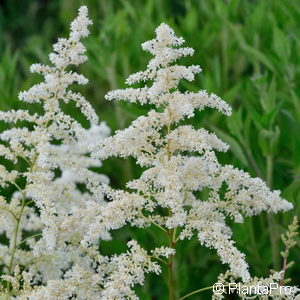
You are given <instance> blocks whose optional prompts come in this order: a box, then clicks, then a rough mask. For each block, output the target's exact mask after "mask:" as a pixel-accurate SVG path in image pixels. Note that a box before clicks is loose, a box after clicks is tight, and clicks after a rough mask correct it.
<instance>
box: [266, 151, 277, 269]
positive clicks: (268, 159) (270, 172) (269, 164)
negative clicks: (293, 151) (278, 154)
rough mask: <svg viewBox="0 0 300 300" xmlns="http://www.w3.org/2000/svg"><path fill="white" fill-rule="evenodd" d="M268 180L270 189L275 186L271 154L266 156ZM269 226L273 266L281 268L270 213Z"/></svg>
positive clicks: (272, 219)
mask: <svg viewBox="0 0 300 300" xmlns="http://www.w3.org/2000/svg"><path fill="white" fill-rule="evenodd" d="M266 164H267V167H266V182H267V185H268V186H269V188H270V189H272V186H273V156H272V155H271V154H269V155H267V157H266ZM267 218H268V227H269V233H270V240H271V247H272V260H273V268H274V269H275V270H279V269H280V257H279V245H278V232H277V229H276V222H275V218H274V215H271V214H268V217H267Z"/></svg>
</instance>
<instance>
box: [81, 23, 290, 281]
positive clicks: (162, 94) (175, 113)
mask: <svg viewBox="0 0 300 300" xmlns="http://www.w3.org/2000/svg"><path fill="white" fill-rule="evenodd" d="M155 32H156V37H155V38H154V39H153V40H150V41H148V42H145V43H143V44H142V48H143V50H145V51H148V52H150V53H151V54H152V55H153V58H152V59H151V60H150V62H149V63H148V66H147V69H146V70H145V71H141V72H137V73H135V74H133V75H130V76H129V78H128V79H127V81H126V83H127V84H129V85H134V84H135V83H138V82H145V85H144V87H141V88H134V87H129V88H126V89H119V90H113V91H110V92H108V93H107V95H106V99H107V100H127V101H130V102H134V103H135V102H140V103H141V104H142V105H143V104H152V105H154V106H155V107H156V108H157V110H150V111H149V112H148V114H147V115H146V116H140V117H138V118H137V119H136V120H135V121H133V122H132V124H131V125H130V126H129V127H128V128H126V129H124V130H119V131H117V132H116V133H115V135H114V136H111V137H108V138H106V139H105V140H103V141H99V142H97V143H95V144H94V145H93V148H92V152H93V156H94V157H95V158H98V159H101V160H102V159H106V158H108V157H111V156H120V157H123V158H126V157H129V156H133V157H134V158H136V160H137V163H138V164H139V165H141V166H143V167H146V168H147V169H146V170H145V171H144V172H143V174H142V175H141V177H140V178H138V179H135V180H132V181H130V182H128V184H127V187H128V188H129V189H130V190H131V192H125V191H117V190H115V191H114V190H113V189H111V188H109V189H108V188H107V191H108V194H109V198H110V199H111V200H112V201H111V202H110V203H109V206H108V207H107V210H106V212H105V217H103V212H101V213H100V215H99V219H98V222H96V223H94V224H91V226H90V232H89V233H88V235H87V236H86V238H85V242H86V243H89V242H90V243H92V244H93V243H96V242H97V238H99V237H101V235H102V232H103V231H104V228H108V229H116V228H120V227H121V226H123V225H124V223H125V222H127V223H130V224H132V225H138V226H149V225H150V224H155V225H156V226H158V227H159V228H161V229H163V231H165V232H168V233H169V236H173V239H172V243H171V245H173V246H174V245H175V244H176V242H178V240H182V239H186V238H188V239H190V238H192V237H193V236H194V235H196V236H197V238H198V240H199V242H200V244H201V245H204V246H206V247H209V248H214V249H215V250H216V251H217V254H218V255H219V257H220V258H221V261H222V263H225V264H228V265H229V267H230V270H231V272H232V273H233V274H234V275H235V276H238V277H240V278H241V279H242V280H243V281H245V282H246V281H248V280H249V279H250V274H249V271H248V265H247V263H246V261H245V255H244V254H242V253H241V252H240V251H239V250H238V249H237V248H236V247H235V245H234V241H233V240H231V235H232V233H231V230H230V228H229V227H228V225H227V224H226V218H227V217H229V218H232V219H233V220H234V221H235V222H243V218H244V216H253V215H257V214H259V213H261V212H263V211H266V212H268V213H277V212H279V211H285V210H289V209H291V208H292V205H291V204H290V203H288V202H287V201H286V200H284V199H282V198H281V197H280V193H279V191H271V190H270V189H269V188H268V187H267V186H266V184H265V183H264V182H263V181H262V180H261V179H259V178H251V177H250V176H249V174H247V173H246V172H244V171H240V170H238V169H236V168H234V167H233V166H230V165H225V166H224V165H221V164H220V163H219V162H218V159H217V157H216V154H215V151H223V152H224V151H227V149H228V146H227V145H226V144H225V143H224V142H222V141H221V140H220V139H219V138H218V137H217V136H216V135H215V134H214V133H210V132H208V131H207V130H205V129H195V128H193V126H191V125H180V124H181V123H179V122H180V121H182V120H184V119H186V118H192V117H193V116H194V114H195V111H196V110H203V109H204V108H206V107H210V108H215V109H217V110H218V111H219V112H220V113H222V114H225V115H227V116H229V115H230V114H231V108H230V106H229V105H228V104H227V103H226V102H225V101H223V100H222V99H221V98H219V97H218V96H216V95H214V94H208V93H207V92H206V91H205V90H200V91H199V92H196V93H195V92H188V91H185V92H181V91H179V89H178V84H179V82H180V80H182V79H185V80H188V81H193V80H194V78H195V75H196V74H198V73H199V72H201V68H200V67H199V66H189V67H186V66H182V65H177V64H176V63H175V62H176V61H177V60H178V59H179V58H181V57H185V56H190V55H193V54H194V50H193V49H191V48H186V47H182V44H183V43H184V40H183V39H182V38H179V37H177V36H176V35H175V33H174V31H173V30H172V29H171V28H170V27H169V26H168V25H166V24H161V25H160V26H159V27H158V28H157V29H156V31H155ZM150 82H151V83H150ZM224 183H225V184H226V186H227V189H226V192H225V194H224V193H221V192H220V191H221V188H222V187H223V186H224ZM204 188H208V189H209V191H210V192H209V195H208V197H207V198H200V199H199V198H198V196H197V194H198V193H197V192H199V191H200V192H201V191H202V190H203V189H204ZM122 194H123V195H126V196H125V198H124V196H121V195H122ZM223 194H224V195H223ZM221 195H223V196H221ZM115 208H122V209H121V210H116V209H115ZM109 209H111V210H109ZM162 211H165V212H166V213H163V214H162V213H161V212H162ZM117 218H118V219H119V220H120V219H122V220H123V222H121V221H119V222H118V221H116V220H113V219H117ZM111 222H113V223H112V224H114V225H113V226H111V225H112V224H111ZM174 247H175V246H174Z"/></svg>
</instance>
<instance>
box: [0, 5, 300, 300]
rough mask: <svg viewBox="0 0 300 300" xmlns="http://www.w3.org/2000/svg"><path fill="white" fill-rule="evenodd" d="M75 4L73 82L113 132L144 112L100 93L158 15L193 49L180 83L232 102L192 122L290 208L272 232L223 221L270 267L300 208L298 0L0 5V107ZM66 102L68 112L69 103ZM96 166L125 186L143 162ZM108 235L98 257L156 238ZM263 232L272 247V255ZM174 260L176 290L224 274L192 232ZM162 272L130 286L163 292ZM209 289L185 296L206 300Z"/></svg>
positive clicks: (149, 293)
mask: <svg viewBox="0 0 300 300" xmlns="http://www.w3.org/2000/svg"><path fill="white" fill-rule="evenodd" d="M82 4H85V5H87V6H88V8H89V11H90V18H91V19H92V20H93V22H94V25H93V26H92V27H91V35H90V36H89V37H88V38H87V39H86V40H85V41H84V43H85V45H86V47H87V49H88V57H89V60H88V62H87V63H85V64H84V65H83V66H81V67H80V72H81V73H83V74H84V75H85V76H86V77H87V78H89V80H90V82H89V84H88V85H86V86H83V87H80V88H79V89H78V88H77V87H74V88H75V89H77V90H80V91H81V92H82V93H83V94H84V95H85V96H86V98H87V99H89V100H90V102H91V103H92V105H93V107H94V108H95V109H96V111H97V112H98V114H99V116H100V118H101V120H104V121H106V122H107V124H108V125H109V126H110V127H111V128H112V131H115V130H117V129H122V128H125V127H127V126H128V125H129V124H130V122H131V121H132V120H134V119H135V118H136V117H137V116H139V115H141V114H144V113H146V111H147V108H146V107H141V106H139V105H136V104H129V103H126V102H118V103H111V102H108V101H105V100H104V95H105V93H106V92H107V91H108V90H110V89H114V88H117V87H118V88H122V87H125V85H124V82H125V79H126V78H127V76H128V75H129V74H131V73H133V72H136V71H139V70H144V69H145V68H146V64H147V62H148V61H149V59H150V58H151V56H150V55H149V54H148V53H145V52H143V51H142V49H141V46H140V44H141V43H142V42H144V41H146V40H148V39H151V38H153V36H154V30H155V28H156V27H157V26H158V25H159V24H160V23H161V22H165V23H167V24H169V25H170V26H171V27H173V28H174V30H175V32H176V34H177V35H178V36H183V37H184V39H185V40H186V45H187V46H190V47H193V48H194V49H195V55H194V56H193V57H192V58H186V59H184V60H182V61H181V62H180V63H185V64H199V65H200V66H201V67H202V69H203V73H201V74H200V75H199V76H197V78H196V80H195V81H194V82H192V83H188V82H182V83H181V87H182V88H183V89H189V90H192V91H197V90H199V89H207V90H208V91H209V92H214V93H216V94H217V95H219V96H221V97H222V98H223V99H224V100H226V101H227V102H228V103H230V105H231V106H232V107H233V115H232V116H231V117H224V116H222V115H220V114H219V113H217V112H216V111H213V110H211V109H207V110H205V111H203V112H201V113H197V115H196V117H195V119H194V120H193V124H194V125H195V127H198V128H199V127H205V128H207V129H209V130H212V131H214V132H216V134H217V135H218V136H219V137H221V138H222V139H223V140H224V141H226V142H227V143H228V144H229V145H230V146H231V149H230V151H228V153H226V154H221V155H219V154H218V157H219V159H220V160H221V161H222V162H223V163H229V164H233V165H234V166H236V167H239V168H241V169H243V170H246V171H248V172H250V174H251V175H252V176H259V177H261V178H263V179H264V180H266V181H267V182H268V185H269V186H270V187H271V188H273V189H279V190H281V191H282V194H283V196H284V197H285V198H286V199H288V200H289V201H291V202H292V203H293V204H294V206H295V209H294V210H293V211H291V212H288V213H285V214H278V215H276V217H275V218H274V224H275V226H274V228H273V229H272V228H270V226H269V223H268V220H267V217H266V216H265V215H261V216H259V217H255V218H252V219H250V218H247V219H246V220H245V222H244V224H238V225H236V224H232V228H233V231H234V239H235V240H236V241H237V242H236V245H237V246H238V248H239V249H240V250H241V251H243V252H244V253H245V254H246V258H247V261H248V263H249V265H250V270H251V273H252V275H253V276H254V275H256V276H268V274H269V270H270V269H272V268H275V269H278V267H279V268H280V267H281V263H282V262H281V260H279V262H278V259H280V258H279V255H280V254H279V251H280V250H283V245H282V243H281V242H280V234H281V233H282V232H284V231H285V230H286V228H287V225H288V224H289V223H290V222H291V219H292V217H293V216H294V215H298V216H299V209H300V205H299V204H298V203H299V201H300V193H299V191H300V99H299V98H300V1H299V0H293V1H291V0H280V1H278V0H264V1H254V0H253V1H250V0H231V1H222V0H210V1H204V0H203V1H200V0H198V1H196V0H194V1H193V0H186V1H184V0H182V1H180V0H170V1H167V0H136V1H134V0H132V1H130V0H127V1H126V0H124V1H121V0H86V1H79V0H78V1H75V0H74V1H73V0H60V1H59V0H51V1H37V0H26V1H20V0H19V1H14V0H9V1H2V2H1V1H0V109H1V110H8V109H11V108H14V109H17V108H20V107H22V108H25V107H26V106H25V105H24V104H22V103H20V102H19V101H18V100H17V94H18V91H20V90H24V89H27V88H29V87H30V86H31V85H32V84H34V83H36V82H39V81H40V80H41V78H40V77H39V76H37V75H32V74H30V73H29V66H30V65H31V64H32V63H33V62H42V63H48V56H47V55H48V53H49V52H50V51H51V45H52V44H53V43H54V42H55V41H56V38H57V37H59V36H66V35H67V34H68V28H69V23H70V22H71V21H72V19H73V18H74V17H75V16H76V13H77V9H78V8H79V7H80V5H82ZM35 109H37V108H36V107H34V106H31V110H35ZM66 109H67V110H68V111H69V112H70V113H71V114H73V115H76V110H75V108H74V107H72V106H66ZM77 117H78V118H79V119H80V118H81V116H80V115H78V116H77ZM100 171H101V172H102V173H105V174H107V175H108V176H109V177H110V179H111V183H112V185H113V186H114V187H118V188H123V187H124V185H125V183H126V182H127V181H128V180H130V179H132V178H136V177H138V176H139V174H140V172H141V169H140V168H139V167H137V165H136V164H135V161H134V160H131V159H129V160H126V161H124V160H121V159H109V160H107V161H105V162H104V165H103V168H102V169H101V170H100ZM114 237H115V240H113V241H111V242H105V243H101V245H100V248H101V251H102V253H104V254H111V253H120V252H122V251H124V250H126V242H127V241H128V240H129V239H131V238H132V237H134V238H135V239H137V240H138V241H140V242H141V243H142V244H143V246H144V247H145V248H148V249H151V248H152V247H154V245H156V244H162V243H165V240H164V238H163V237H159V235H158V233H157V232H155V231H153V228H151V230H147V231H144V230H143V231H141V230H136V229H132V228H124V229H122V230H120V231H117V232H115V233H114ZM271 237H272V238H273V241H274V240H275V242H276V243H275V244H277V246H278V258H277V259H275V260H274V259H273V258H272V250H271ZM299 247H300V241H299V239H298V243H297V246H296V247H295V248H294V249H293V250H292V253H291V259H292V260H294V261H295V265H294V266H293V267H292V268H291V269H290V270H289V271H288V277H291V278H292V283H293V284H298V285H300V265H299V262H300V251H299ZM176 257H177V258H176V270H177V272H176V273H177V275H176V284H177V291H178V293H180V294H181V295H184V294H186V293H187V292H190V291H192V290H195V289H198V288H201V287H205V286H209V285H212V284H213V283H214V282H215V281H216V277H217V275H218V274H219V273H220V272H224V271H225V270H226V266H224V265H222V264H221V263H220V261H219V259H218V257H217V256H216V254H215V252H214V251H213V250H209V249H205V248H204V247H201V246H200V245H199V244H198V242H197V241H196V240H192V241H188V242H182V243H181V244H179V246H178V255H177V256H176ZM278 263H279V265H278ZM164 273H165V272H164ZM163 277H164V275H163ZM165 280H166V279H164V280H161V278H159V277H155V276H152V275H151V276H148V277H147V281H146V283H145V285H144V286H143V287H142V288H138V293H139V295H140V297H141V299H145V300H146V299H165V297H166V293H167V289H166V284H165ZM209 295H210V293H209V292H208V293H207V294H205V293H203V294H201V296H200V295H196V296H194V298H193V297H191V298H190V299H207V298H208V297H209Z"/></svg>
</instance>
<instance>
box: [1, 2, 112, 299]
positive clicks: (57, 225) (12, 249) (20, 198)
mask: <svg viewBox="0 0 300 300" xmlns="http://www.w3.org/2000/svg"><path fill="white" fill-rule="evenodd" d="M91 23H92V22H91V21H90V20H89V18H88V16H87V8H86V7H85V6H83V7H81V8H80V9H79V13H78V16H77V18H76V19H75V20H74V21H73V22H72V24H71V33H70V35H69V37H68V38H67V39H65V38H62V39H59V40H58V42H57V43H56V44H55V45H54V47H53V53H51V54H50V61H51V62H52V64H53V65H51V66H47V65H40V64H34V65H32V66H31V68H30V71H31V72H36V73H38V74H41V75H42V76H43V77H44V81H43V82H41V83H38V84H36V85H34V86H33V87H31V88H30V89H29V90H28V91H24V92H21V93H20V94H19V99H20V100H21V101H25V102H27V103H32V102H38V103H41V104H42V105H43V113H42V114H30V113H29V112H28V111H27V110H17V111H9V112H1V113H0V119H1V120H2V121H5V122H7V123H18V122H19V121H26V122H27V123H26V124H29V125H30V126H28V127H21V126H20V125H23V124H24V123H18V124H17V126H16V127H13V128H9V129H7V130H4V131H3V132H2V133H0V139H1V141H2V143H1V145H0V150H1V156H3V157H4V158H6V159H7V160H11V161H12V162H13V163H16V165H15V170H10V169H8V168H6V167H5V166H4V165H3V166H2V165H1V166H0V186H1V187H2V188H4V189H6V188H8V189H7V190H5V195H10V192H9V191H10V190H12V189H13V188H15V189H16V192H14V193H13V194H11V196H10V197H9V196H7V199H5V198H4V197H2V196H0V227H1V229H0V232H1V234H5V235H6V237H7V239H8V243H7V244H5V245H1V246H0V248H1V254H0V258H1V263H0V264H1V267H2V268H3V271H4V273H5V272H6V273H7V275H5V276H3V277H2V279H4V280H6V281H8V282H10V284H8V287H7V288H6V292H7V293H8V294H10V295H11V296H13V295H15V296H18V297H20V299H28V298H27V296H25V295H27V293H28V292H29V290H28V289H25V288H24V287H22V285H19V286H17V283H18V282H19V281H20V280H22V278H21V277H20V276H21V275H20V274H19V273H20V272H19V273H18V272H15V275H14V274H13V270H14V268H15V266H20V268H21V269H22V270H23V269H24V270H25V271H28V272H29V273H28V274H30V278H31V279H30V280H29V281H30V284H33V285H35V284H37V283H38V284H39V285H40V284H47V289H51V287H53V286H55V291H54V292H53V293H54V295H55V297H54V296H53V293H52V294H49V299H52V298H51V295H52V296H53V297H54V298H53V299H57V297H59V298H60V296H59V294H57V292H58V291H59V289H60V288H59V287H61V292H62V295H63V293H67V294H68V295H70V294H69V293H71V292H72V291H73V290H74V287H72V286H70V288H69V287H66V286H65V282H64V281H63V280H62V276H64V277H65V278H69V277H72V278H73V277H74V276H73V275H72V271H71V270H70V268H71V266H72V265H76V266H78V267H77V270H80V272H81V273H82V274H88V276H89V277H90V279H89V280H90V282H92V280H93V279H92V278H93V276H94V277H97V274H96V273H95V271H94V269H93V268H92V265H93V264H95V262H94V260H92V259H91V258H90V257H88V256H87V255H86V251H87V250H86V249H85V248H84V247H83V246H82V245H81V241H82V240H83V238H84V236H85V234H86V233H87V232H88V231H89V230H90V228H89V225H90V221H91V219H93V218H94V217H96V214H98V212H99V211H100V209H102V208H103V206H104V201H103V193H102V186H101V185H102V183H108V179H107V177H106V176H104V175H101V174H97V173H94V172H92V171H91V170H90V167H99V166H101V162H100V161H99V160H98V159H95V158H92V157H91V156H90V155H89V150H88V149H89V145H90V144H92V143H94V142H95V141H97V140H102V139H103V138H104V137H105V136H107V135H108V134H109V128H108V127H107V126H106V124H105V123H103V122H99V119H98V117H97V114H96V113H95V111H94V109H93V108H92V106H91V105H90V104H89V102H88V101H87V100H86V99H85V98H84V97H83V96H82V95H81V94H79V93H74V92H72V91H71V90H69V89H68V88H69V86H70V85H72V84H74V83H78V84H86V83H87V79H86V78H85V77H84V76H83V75H81V74H78V73H76V72H74V71H70V70H68V69H69V66H70V65H75V66H77V65H79V64H81V63H82V62H84V61H85V60H86V56H85V55H84V53H85V47H84V46H83V44H82V43H81V41H80V40H81V39H82V38H83V37H85V36H87V35H88V33H89V31H88V25H89V24H91ZM61 101H64V102H66V103H68V102H70V101H74V102H75V104H76V106H77V108H78V110H79V111H81V113H83V115H84V116H85V117H86V119H87V120H88V121H89V123H90V127H89V128H84V127H83V126H82V125H81V124H80V123H79V122H78V121H77V120H76V119H74V118H73V117H72V116H70V115H67V114H66V113H64V111H63V110H62V109H61V107H60V102H61ZM20 161H22V164H20V163H19V162H20ZM17 163H18V164H17ZM20 166H24V167H23V168H20ZM78 184H81V185H83V186H84V189H83V190H82V189H80V188H79V187H78ZM24 246H25V247H24ZM89 251H91V250H89ZM67 270H69V273H66V271H67ZM73 270H74V269H73ZM74 272H75V271H74ZM24 274H25V275H26V274H27V273H26V272H25V273H24ZM24 274H23V275H22V276H25V275H24ZM74 274H75V273H74ZM90 274H92V275H91V276H90ZM26 276H27V275H26ZM78 276H79V275H78ZM82 276H83V275H82ZM86 276H87V275H86ZM60 280H62V282H61V281H60ZM72 280H74V278H73V279H72ZM76 280H78V279H76ZM66 282H70V280H69V279H68V280H66ZM30 284H29V286H30ZM74 286H75V283H74ZM5 287H6V284H5V285H4V287H3V288H1V290H3V289H5ZM43 288H44V287H43V286H42V287H41V288H40V289H41V290H39V291H36V290H35V289H34V290H33V291H31V290H30V293H31V296H29V298H30V299H45V298H44V296H45V294H43V292H42V291H43ZM63 288H64V289H65V290H66V292H63V290H62V289H63ZM40 291H41V293H42V294H39V293H40ZM70 291H71V292H70ZM77 293H78V291H77ZM91 293H92V290H91ZM79 298H80V297H79ZM60 299H63V296H62V298H60ZM81 299H85V298H84V297H82V298H81ZM91 299H92V298H91Z"/></svg>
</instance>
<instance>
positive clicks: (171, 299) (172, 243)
mask: <svg viewBox="0 0 300 300" xmlns="http://www.w3.org/2000/svg"><path fill="white" fill-rule="evenodd" d="M174 231H175V230H174V229H170V230H169V231H168V236H169V247H170V248H175V241H174V239H173V238H174ZM173 269H174V255H170V257H169V262H168V284H169V300H174V299H175V289H174V276H173V271H174V270H173Z"/></svg>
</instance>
